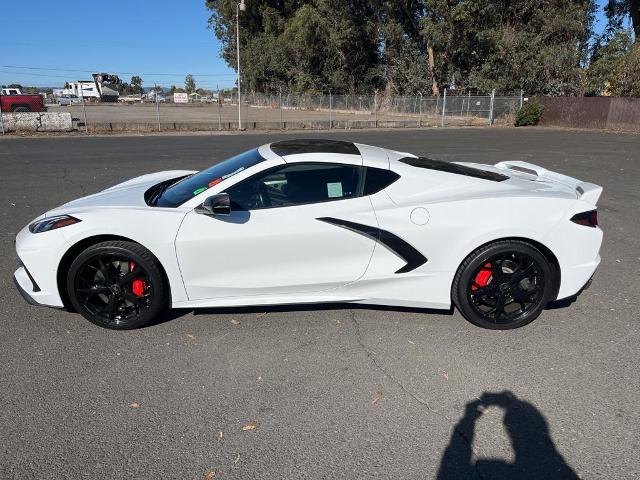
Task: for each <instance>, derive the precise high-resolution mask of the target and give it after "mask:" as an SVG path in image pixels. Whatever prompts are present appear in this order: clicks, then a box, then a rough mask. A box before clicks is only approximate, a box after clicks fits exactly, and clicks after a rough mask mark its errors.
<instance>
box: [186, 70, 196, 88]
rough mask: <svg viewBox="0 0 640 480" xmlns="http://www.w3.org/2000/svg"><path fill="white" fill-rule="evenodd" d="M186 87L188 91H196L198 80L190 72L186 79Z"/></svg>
mask: <svg viewBox="0 0 640 480" xmlns="http://www.w3.org/2000/svg"><path fill="white" fill-rule="evenodd" d="M184 89H185V90H186V91H187V93H193V92H195V91H196V80H195V79H194V78H193V75H191V74H189V75H187V76H186V78H185V79H184Z"/></svg>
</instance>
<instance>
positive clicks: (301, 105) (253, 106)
mask: <svg viewBox="0 0 640 480" xmlns="http://www.w3.org/2000/svg"><path fill="white" fill-rule="evenodd" d="M48 100H49V101H50V102H51V103H49V104H48V105H47V111H48V112H70V113H71V115H72V118H73V121H74V126H75V127H76V128H77V129H78V130H80V131H85V132H87V133H90V132H105V131H187V130H190V131H214V130H257V129H263V130H289V129H296V130H297V129H357V128H394V127H447V126H475V125H477V126H480V125H492V124H494V123H495V122H496V121H498V122H507V121H509V120H510V118H511V116H512V114H513V113H515V111H516V110H517V109H518V108H519V107H520V106H521V105H522V94H520V95H513V96H496V95H495V93H492V94H491V95H471V94H466V95H451V94H450V92H448V91H446V90H445V91H444V92H443V95H441V96H427V95H421V94H419V95H413V96H388V95H382V94H379V93H374V94H372V95H333V94H331V93H328V94H326V95H296V94H292V93H289V92H278V93H275V94H263V93H247V94H243V95H242V97H241V102H240V106H238V97H237V94H236V93H227V94H224V93H223V92H214V93H213V94H212V95H209V96H202V95H195V94H192V95H188V96H187V95H185V94H183V95H181V96H176V97H174V96H172V95H169V94H158V95H157V96H156V95H151V96H150V95H138V96H126V97H120V98H119V100H118V101H117V102H112V103H104V102H97V101H95V99H89V98H82V96H80V97H77V98H72V99H70V100H68V99H66V101H64V102H63V101H60V99H59V100H58V101H56V99H55V98H52V99H48ZM176 100H178V101H176Z"/></svg>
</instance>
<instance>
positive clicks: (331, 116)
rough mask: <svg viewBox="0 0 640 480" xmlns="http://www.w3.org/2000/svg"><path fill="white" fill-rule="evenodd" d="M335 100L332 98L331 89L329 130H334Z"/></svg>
mask: <svg viewBox="0 0 640 480" xmlns="http://www.w3.org/2000/svg"><path fill="white" fill-rule="evenodd" d="M332 110H333V98H332V97H331V89H329V130H331V129H332V128H333V111H332Z"/></svg>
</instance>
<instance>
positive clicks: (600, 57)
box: [584, 30, 640, 95]
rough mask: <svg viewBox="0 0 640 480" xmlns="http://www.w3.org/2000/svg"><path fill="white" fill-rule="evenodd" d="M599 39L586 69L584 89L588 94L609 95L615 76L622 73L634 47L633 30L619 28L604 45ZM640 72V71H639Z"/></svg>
mask: <svg viewBox="0 0 640 480" xmlns="http://www.w3.org/2000/svg"><path fill="white" fill-rule="evenodd" d="M601 42H602V39H598V40H597V42H596V43H595V45H594V48H593V53H592V57H591V63H590V65H589V67H588V68H587V70H586V74H585V85H584V91H585V94H587V95H607V94H611V93H613V92H612V84H613V83H616V80H615V77H616V76H617V75H619V74H620V73H621V70H622V69H623V68H624V63H625V62H626V61H627V60H628V55H629V52H630V51H631V47H632V44H633V43H632V39H631V32H629V31H627V30H619V31H617V32H616V33H614V34H613V36H612V37H611V39H610V40H609V41H608V42H607V43H605V44H604V45H603V44H602V43H601ZM639 74H640V72H639Z"/></svg>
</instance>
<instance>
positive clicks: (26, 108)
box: [13, 107, 31, 113]
mask: <svg viewBox="0 0 640 480" xmlns="http://www.w3.org/2000/svg"><path fill="white" fill-rule="evenodd" d="M13 111H14V112H15V113H24V112H30V111H31V110H29V107H16V108H14V109H13Z"/></svg>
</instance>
